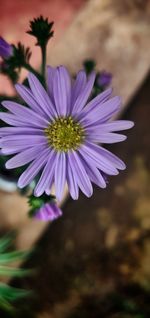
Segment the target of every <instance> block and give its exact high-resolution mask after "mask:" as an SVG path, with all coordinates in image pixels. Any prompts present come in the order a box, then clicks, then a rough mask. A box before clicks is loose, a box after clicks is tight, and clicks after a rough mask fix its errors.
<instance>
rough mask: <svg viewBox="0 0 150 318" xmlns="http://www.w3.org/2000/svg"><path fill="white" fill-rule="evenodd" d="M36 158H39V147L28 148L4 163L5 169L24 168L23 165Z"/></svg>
mask: <svg viewBox="0 0 150 318" xmlns="http://www.w3.org/2000/svg"><path fill="white" fill-rule="evenodd" d="M37 156H39V147H34V148H29V149H27V150H25V151H22V152H20V153H19V154H17V155H16V156H14V157H13V158H11V159H9V160H8V161H7V162H6V168H7V169H14V168H17V167H21V166H24V165H25V164H27V163H29V162H30V161H32V160H33V159H35V158H36V157H37Z"/></svg>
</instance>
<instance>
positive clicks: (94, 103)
mask: <svg viewBox="0 0 150 318" xmlns="http://www.w3.org/2000/svg"><path fill="white" fill-rule="evenodd" d="M111 94H112V88H108V89H106V90H105V91H104V92H102V93H100V94H99V95H98V96H96V97H95V98H94V99H92V100H91V101H90V102H89V103H88V104H87V105H86V107H85V108H84V109H83V110H82V112H81V113H80V114H79V116H78V118H79V119H80V120H81V119H82V118H83V117H84V116H87V115H88V113H89V112H91V111H92V110H95V108H96V107H100V104H102V103H105V102H106V101H107V100H108V99H109V98H110V96H111Z"/></svg>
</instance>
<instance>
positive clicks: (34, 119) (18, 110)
mask: <svg viewBox="0 0 150 318" xmlns="http://www.w3.org/2000/svg"><path fill="white" fill-rule="evenodd" d="M2 105H3V106H4V107H5V108H7V109H8V110H9V111H11V113H13V114H14V115H15V116H16V119H20V120H21V121H22V122H24V123H26V125H27V126H29V125H30V126H32V125H33V126H37V127H39V128H41V127H44V128H45V127H47V126H48V124H49V121H47V120H46V119H45V118H44V117H42V116H41V115H38V114H37V113H35V112H34V111H33V110H31V109H29V108H27V107H26V106H23V105H20V104H18V103H15V102H11V101H4V102H2Z"/></svg>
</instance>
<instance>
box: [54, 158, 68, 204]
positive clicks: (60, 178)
mask: <svg viewBox="0 0 150 318" xmlns="http://www.w3.org/2000/svg"><path fill="white" fill-rule="evenodd" d="M65 181H66V155H65V153H63V152H60V153H59V152H57V155H56V166H55V185H56V197H57V199H58V200H59V201H60V200H61V198H62V194H63V191H64V186H65Z"/></svg>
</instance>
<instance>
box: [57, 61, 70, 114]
mask: <svg viewBox="0 0 150 318" xmlns="http://www.w3.org/2000/svg"><path fill="white" fill-rule="evenodd" d="M53 95H54V101H55V106H56V109H57V113H58V115H59V116H65V115H67V114H68V111H69V109H70V98H71V80H70V76H69V74H68V71H67V69H66V68H65V67H63V66H60V67H58V68H57V69H56V72H55V76H54V85H53Z"/></svg>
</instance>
